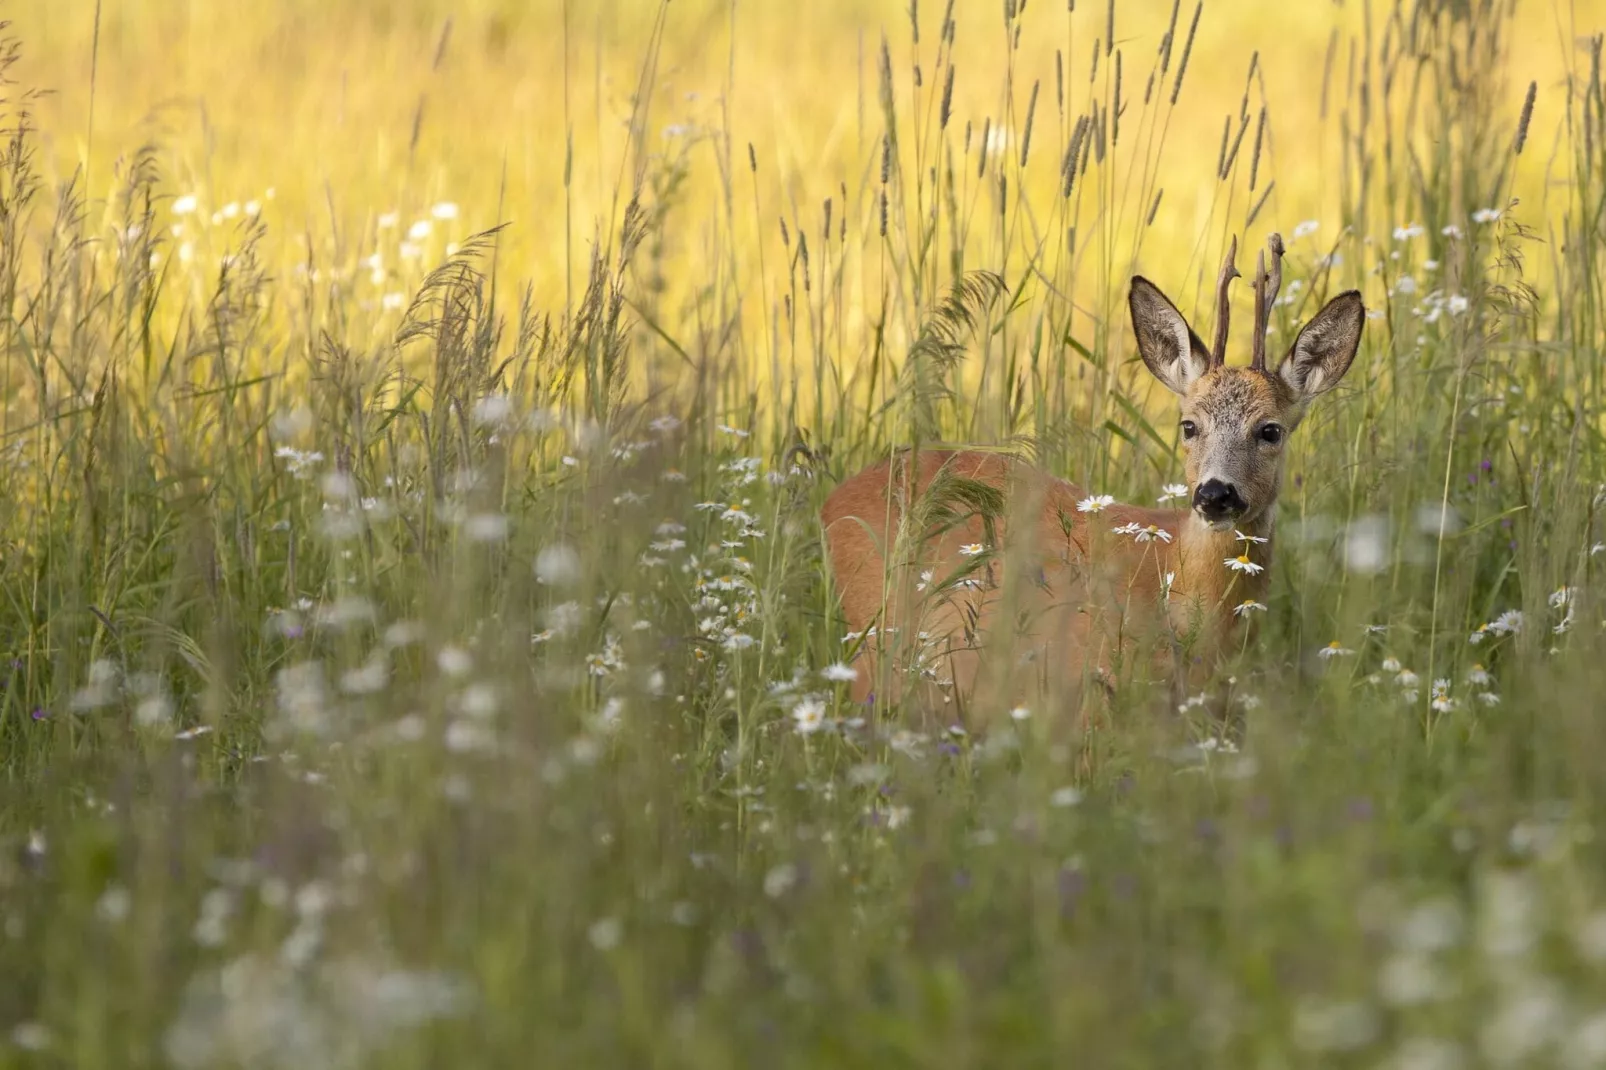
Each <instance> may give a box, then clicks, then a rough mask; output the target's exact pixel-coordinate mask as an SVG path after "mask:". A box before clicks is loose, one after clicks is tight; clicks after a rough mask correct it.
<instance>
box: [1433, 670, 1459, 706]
mask: <svg viewBox="0 0 1606 1070" xmlns="http://www.w3.org/2000/svg"><path fill="white" fill-rule="evenodd" d="M1431 694H1432V703H1431V704H1432V706H1433V709H1434V712H1436V713H1449V712H1450V711H1451V710H1453V709H1455V699H1453V698H1451V697H1450V681H1449V680H1446V679H1443V678H1440V679H1438V680H1435V681H1433V689H1432V692H1431Z"/></svg>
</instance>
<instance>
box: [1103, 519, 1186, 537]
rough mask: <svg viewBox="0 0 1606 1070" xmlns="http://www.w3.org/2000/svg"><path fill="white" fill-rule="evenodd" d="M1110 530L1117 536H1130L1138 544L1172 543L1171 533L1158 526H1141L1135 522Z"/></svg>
mask: <svg viewBox="0 0 1606 1070" xmlns="http://www.w3.org/2000/svg"><path fill="white" fill-rule="evenodd" d="M1110 530H1111V531H1112V532H1114V533H1115V534H1117V535H1130V536H1132V538H1133V539H1134V540H1136V541H1138V542H1153V541H1154V540H1156V539H1159V540H1160V541H1161V542H1170V541H1171V533H1170V532H1169V531H1167V530H1165V529H1164V528H1162V527H1160V526H1159V525H1158V524H1139V523H1138V522H1137V521H1135V520H1134V521H1133V522H1132V523H1130V524H1122V525H1121V526H1120V527H1118V528H1111V529H1110Z"/></svg>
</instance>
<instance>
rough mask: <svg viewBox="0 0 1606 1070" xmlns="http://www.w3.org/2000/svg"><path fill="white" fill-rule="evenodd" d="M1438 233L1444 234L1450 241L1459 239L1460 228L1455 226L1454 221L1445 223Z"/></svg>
mask: <svg viewBox="0 0 1606 1070" xmlns="http://www.w3.org/2000/svg"><path fill="white" fill-rule="evenodd" d="M1439 233H1440V234H1442V235H1444V236H1445V237H1446V238H1449V239H1450V240H1451V241H1460V240H1461V228H1460V227H1458V226H1456V225H1455V224H1454V223H1447V224H1445V226H1444V227H1443V228H1442V229H1441V230H1440V231H1439Z"/></svg>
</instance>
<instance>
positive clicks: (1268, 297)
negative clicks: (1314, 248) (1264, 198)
mask: <svg viewBox="0 0 1606 1070" xmlns="http://www.w3.org/2000/svg"><path fill="white" fill-rule="evenodd" d="M1266 250H1267V251H1268V252H1270V253H1271V270H1270V271H1269V272H1268V271H1267V270H1266V253H1260V254H1258V255H1257V256H1256V257H1255V336H1254V348H1253V349H1252V350H1251V351H1250V352H1251V353H1252V355H1253V356H1252V359H1251V360H1250V363H1249V366H1250V367H1251V368H1254V369H1255V370H1256V371H1262V372H1263V371H1265V370H1266V331H1267V329H1268V328H1269V327H1270V326H1271V310H1272V306H1274V305H1275V304H1276V303H1277V291H1278V290H1281V289H1282V288H1283V236H1282V235H1281V234H1273V235H1272V236H1271V237H1269V238H1267V239H1266Z"/></svg>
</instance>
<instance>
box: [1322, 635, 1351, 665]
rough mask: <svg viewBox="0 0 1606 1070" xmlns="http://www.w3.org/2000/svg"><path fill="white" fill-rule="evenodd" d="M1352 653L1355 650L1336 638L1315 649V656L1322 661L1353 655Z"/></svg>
mask: <svg viewBox="0 0 1606 1070" xmlns="http://www.w3.org/2000/svg"><path fill="white" fill-rule="evenodd" d="M1354 653H1355V651H1353V650H1350V649H1349V648H1348V647H1346V646H1344V645H1343V644H1342V643H1340V642H1339V641H1338V640H1337V639H1334V640H1333V641H1332V642H1331V643H1328V644H1327V645H1326V646H1324V647H1322V648H1321V649H1320V650H1318V651H1316V656H1317V657H1319V658H1321V659H1322V660H1323V661H1331V660H1332V659H1333V658H1347V657H1351V656H1353V655H1354Z"/></svg>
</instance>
